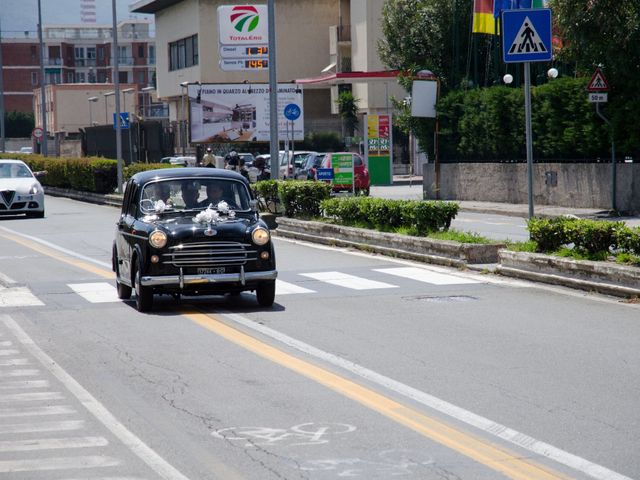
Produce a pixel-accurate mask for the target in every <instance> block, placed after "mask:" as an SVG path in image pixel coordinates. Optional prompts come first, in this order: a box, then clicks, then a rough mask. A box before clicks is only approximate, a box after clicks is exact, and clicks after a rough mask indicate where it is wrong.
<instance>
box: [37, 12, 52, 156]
mask: <svg viewBox="0 0 640 480" xmlns="http://www.w3.org/2000/svg"><path fill="white" fill-rule="evenodd" d="M38 38H39V39H40V109H41V110H42V132H43V134H42V140H41V142H42V143H41V144H40V145H41V147H42V151H41V152H40V153H42V155H44V156H45V157H47V156H49V151H48V148H47V137H48V136H49V134H48V133H47V99H46V97H45V88H44V87H45V76H44V41H43V40H42V6H41V5H40V0H38Z"/></svg>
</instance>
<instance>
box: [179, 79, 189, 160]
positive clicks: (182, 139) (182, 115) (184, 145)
mask: <svg viewBox="0 0 640 480" xmlns="http://www.w3.org/2000/svg"><path fill="white" fill-rule="evenodd" d="M180 87H181V88H182V91H181V92H180V144H181V145H182V155H183V156H184V155H186V148H187V142H186V141H185V140H186V138H185V136H186V128H185V127H186V124H185V113H184V96H185V89H188V87H189V82H182V83H180ZM187 93H189V91H188V90H187Z"/></svg>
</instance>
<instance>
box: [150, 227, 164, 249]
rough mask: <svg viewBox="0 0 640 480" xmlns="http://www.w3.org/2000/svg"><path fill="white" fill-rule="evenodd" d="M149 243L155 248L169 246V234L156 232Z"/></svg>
mask: <svg viewBox="0 0 640 480" xmlns="http://www.w3.org/2000/svg"><path fill="white" fill-rule="evenodd" d="M149 243H150V244H151V246H152V247H154V248H162V247H164V246H165V245H166V244H167V234H166V233H164V232H163V231H162V230H154V231H153V232H151V234H150V235H149Z"/></svg>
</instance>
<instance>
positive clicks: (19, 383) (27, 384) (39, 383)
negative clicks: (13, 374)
mask: <svg viewBox="0 0 640 480" xmlns="http://www.w3.org/2000/svg"><path fill="white" fill-rule="evenodd" d="M49 386H50V385H49V382H48V381H47V380H15V381H12V382H0V390H10V389H17V388H47V387H49Z"/></svg>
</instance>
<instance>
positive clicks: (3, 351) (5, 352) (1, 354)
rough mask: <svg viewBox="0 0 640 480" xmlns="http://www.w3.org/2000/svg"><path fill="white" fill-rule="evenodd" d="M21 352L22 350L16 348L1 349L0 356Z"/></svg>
mask: <svg viewBox="0 0 640 480" xmlns="http://www.w3.org/2000/svg"><path fill="white" fill-rule="evenodd" d="M19 353H20V350H14V349H11V350H9V349H7V350H0V357H8V356H10V355H17V354H19Z"/></svg>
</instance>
